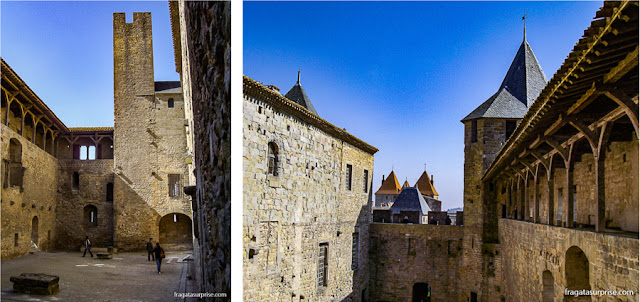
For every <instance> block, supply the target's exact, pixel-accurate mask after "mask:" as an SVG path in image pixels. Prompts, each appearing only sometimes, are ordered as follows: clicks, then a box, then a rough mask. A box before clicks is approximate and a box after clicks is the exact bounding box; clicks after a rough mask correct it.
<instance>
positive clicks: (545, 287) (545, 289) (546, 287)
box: [542, 270, 555, 302]
mask: <svg viewBox="0 0 640 302" xmlns="http://www.w3.org/2000/svg"><path fill="white" fill-rule="evenodd" d="M553 283H554V281H553V274H552V273H551V271H549V270H546V271H544V272H542V302H553V298H554V295H555V288H554V285H553Z"/></svg>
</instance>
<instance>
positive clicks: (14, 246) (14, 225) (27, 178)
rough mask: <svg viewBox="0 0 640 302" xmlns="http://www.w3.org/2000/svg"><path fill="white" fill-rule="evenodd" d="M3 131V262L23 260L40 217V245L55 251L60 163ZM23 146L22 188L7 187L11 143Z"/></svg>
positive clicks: (12, 133) (18, 135)
mask: <svg viewBox="0 0 640 302" xmlns="http://www.w3.org/2000/svg"><path fill="white" fill-rule="evenodd" d="M0 129H1V131H0V132H1V135H0V137H1V139H2V141H1V147H2V149H1V151H0V154H2V160H3V164H2V174H1V175H2V176H1V177H2V179H3V186H2V192H1V194H2V203H1V206H2V225H1V231H2V259H7V258H12V257H17V256H22V255H24V254H26V253H28V252H29V249H30V247H31V240H32V232H33V231H34V228H32V223H33V221H34V217H37V240H35V241H37V242H35V241H34V243H36V244H37V245H38V247H39V248H40V249H42V250H51V249H53V248H55V246H54V242H55V238H56V222H55V213H56V210H57V209H56V197H57V195H56V189H57V176H58V173H57V172H58V163H57V160H56V159H55V158H54V157H53V156H51V155H50V154H48V153H47V152H45V151H44V150H42V149H41V148H39V147H38V146H36V145H34V144H33V143H31V142H30V141H28V140H27V139H25V138H24V137H22V136H21V135H20V134H18V133H16V132H15V131H13V130H12V129H10V128H9V127H7V126H5V125H4V124H3V125H2V126H0ZM11 139H15V140H16V141H18V142H19V143H20V145H21V149H22V152H21V157H22V158H21V163H20V165H21V166H22V167H24V175H23V181H22V184H23V185H22V187H19V186H11V185H8V186H7V187H5V186H4V180H5V175H6V174H5V172H6V171H5V169H6V167H7V166H6V165H5V164H4V162H5V161H10V159H9V155H10V154H9V144H10V140H11Z"/></svg>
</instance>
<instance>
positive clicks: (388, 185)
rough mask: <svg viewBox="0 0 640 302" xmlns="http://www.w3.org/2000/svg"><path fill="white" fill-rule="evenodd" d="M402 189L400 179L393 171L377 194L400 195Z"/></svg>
mask: <svg viewBox="0 0 640 302" xmlns="http://www.w3.org/2000/svg"><path fill="white" fill-rule="evenodd" d="M401 190H402V188H401V187H400V184H399V183H398V178H396V173H395V172H393V170H392V171H391V173H390V174H389V176H387V178H386V179H385V180H384V181H383V182H382V185H381V186H380V189H378V191H377V192H376V194H398V193H400V191H401Z"/></svg>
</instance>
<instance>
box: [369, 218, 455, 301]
mask: <svg viewBox="0 0 640 302" xmlns="http://www.w3.org/2000/svg"><path fill="white" fill-rule="evenodd" d="M370 229H371V231H370V234H369V236H370V237H369V238H370V241H371V243H370V244H371V252H370V262H369V265H370V279H369V285H370V294H369V298H370V301H412V290H413V285H414V284H416V283H427V284H429V285H430V286H431V301H452V300H454V299H455V297H456V295H457V290H458V282H459V278H460V276H459V269H460V263H461V257H462V240H463V235H464V228H463V227H461V226H438V225H424V224H423V225H417V224H414V225H409V224H397V223H372V224H371V227H370Z"/></svg>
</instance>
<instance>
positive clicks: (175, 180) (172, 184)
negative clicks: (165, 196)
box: [169, 174, 182, 197]
mask: <svg viewBox="0 0 640 302" xmlns="http://www.w3.org/2000/svg"><path fill="white" fill-rule="evenodd" d="M180 187H181V185H180V174H169V197H180V196H181V195H182V194H180V193H181V190H180Z"/></svg>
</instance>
